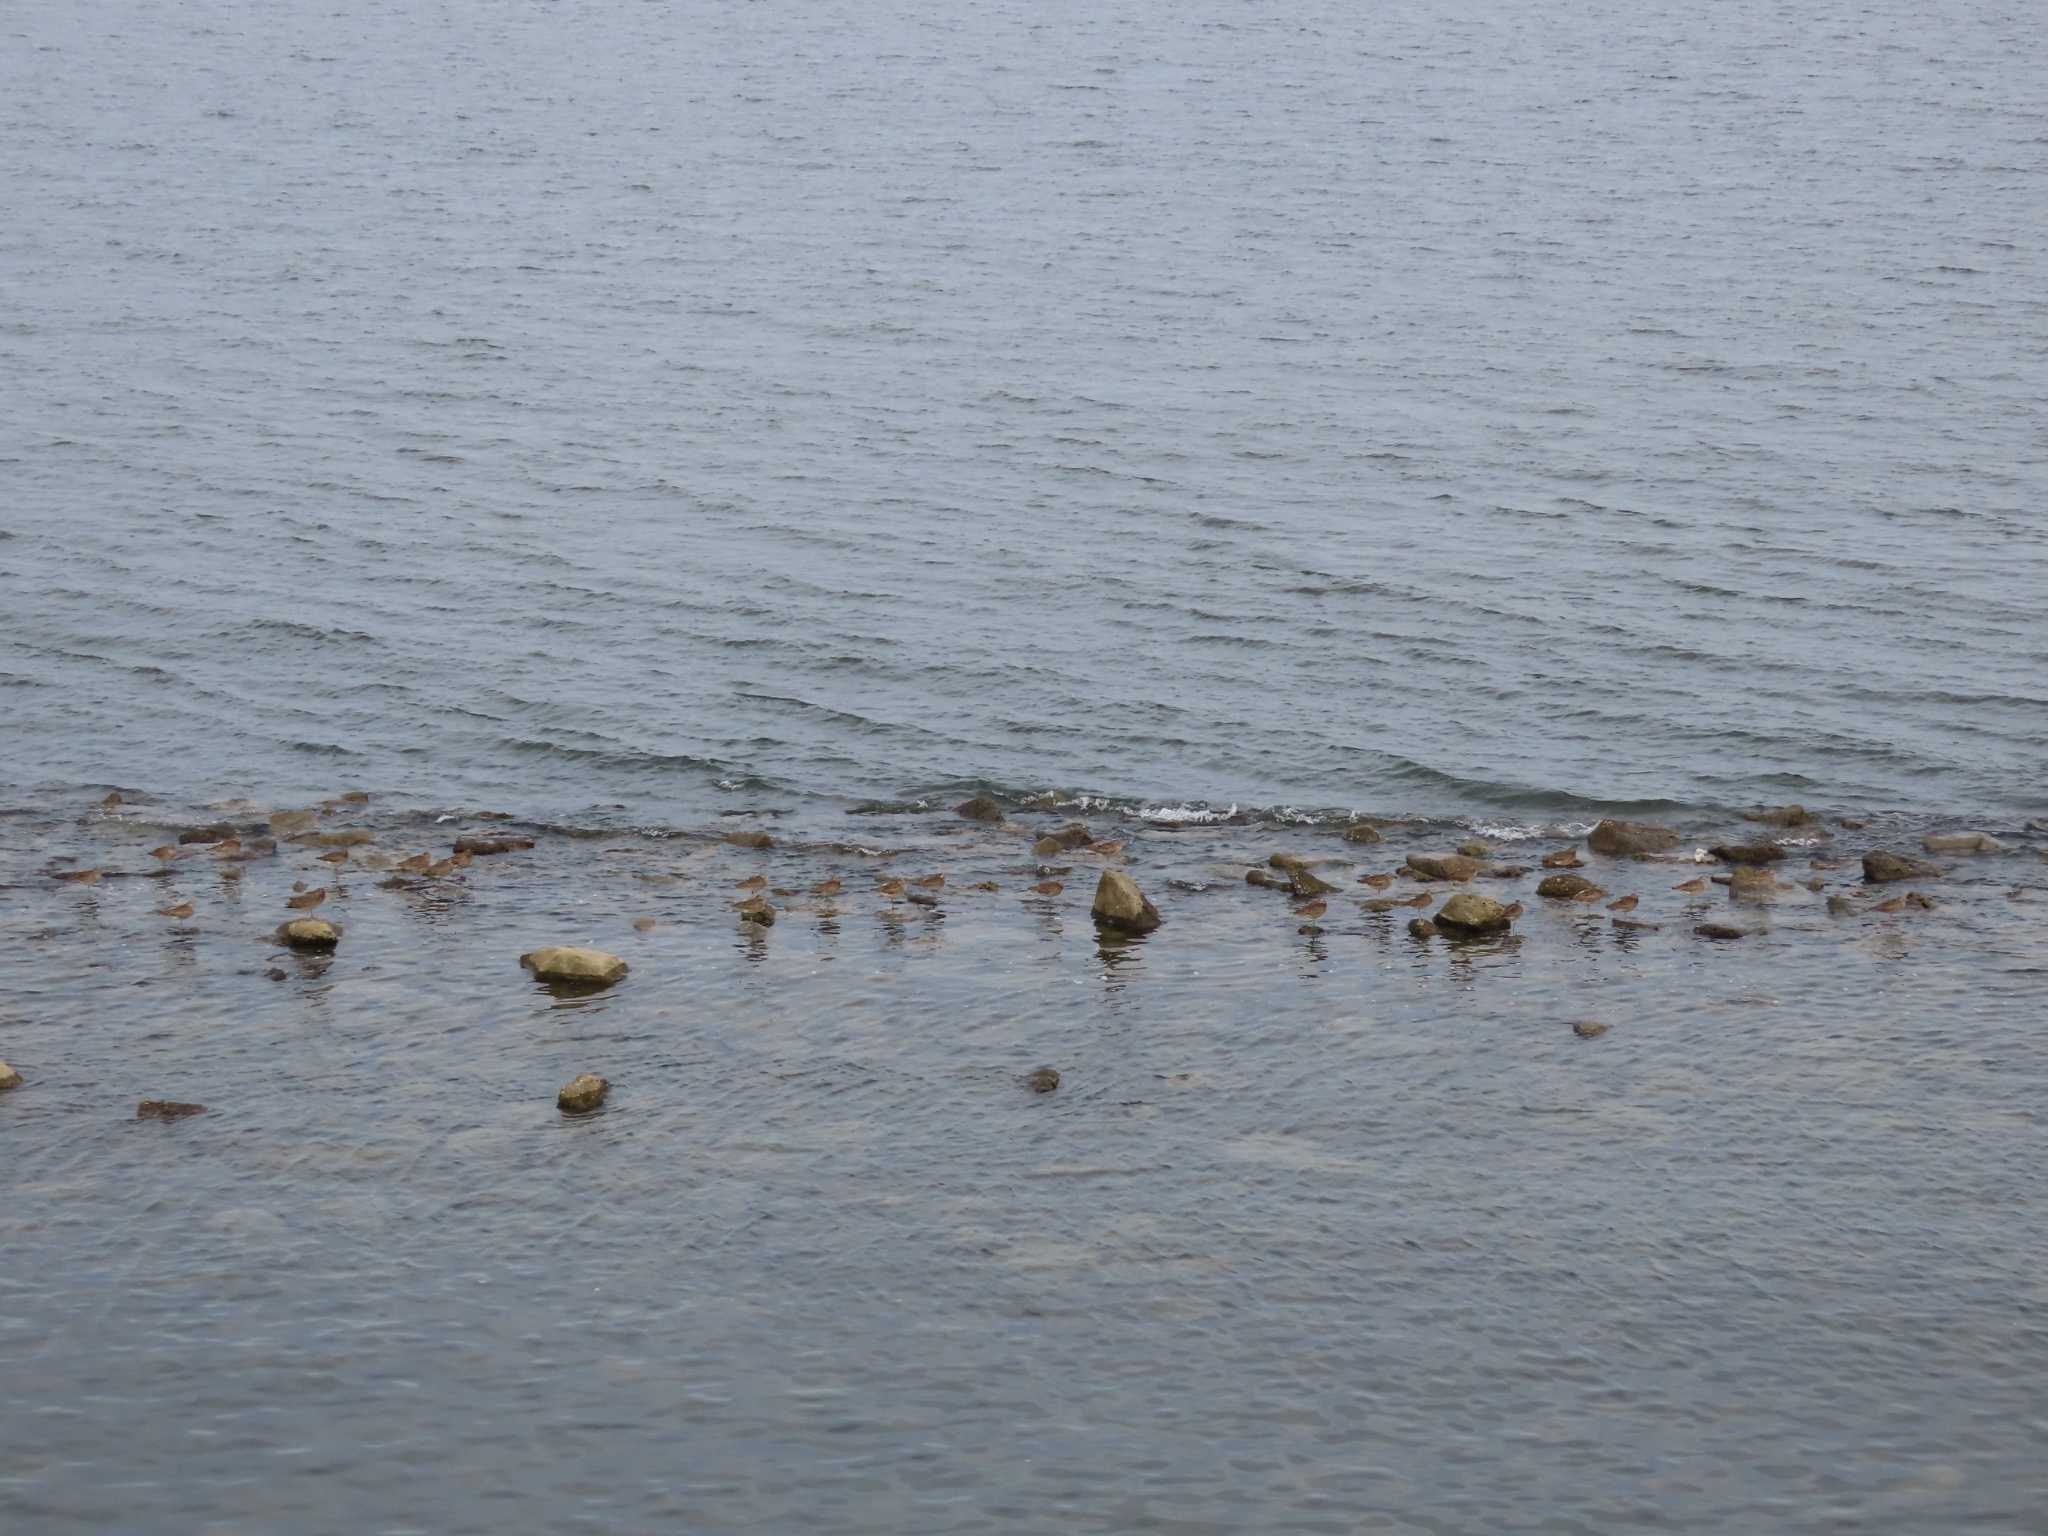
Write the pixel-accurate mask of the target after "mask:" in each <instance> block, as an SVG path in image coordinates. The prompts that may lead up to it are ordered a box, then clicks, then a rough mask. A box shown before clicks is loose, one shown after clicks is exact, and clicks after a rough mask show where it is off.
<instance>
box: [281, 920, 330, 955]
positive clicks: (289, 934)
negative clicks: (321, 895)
mask: <svg viewBox="0 0 2048 1536" xmlns="http://www.w3.org/2000/svg"><path fill="white" fill-rule="evenodd" d="M277 937H278V940H279V942H280V943H283V944H287V945H289V946H291V948H293V949H332V948H334V946H335V945H337V944H339V943H340V942H341V930H340V929H339V928H337V927H335V926H334V924H332V923H330V922H328V921H327V919H326V918H324V917H295V918H293V919H291V921H289V922H286V923H280V924H278V928H277Z"/></svg>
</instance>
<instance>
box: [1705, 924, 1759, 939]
mask: <svg viewBox="0 0 2048 1536" xmlns="http://www.w3.org/2000/svg"><path fill="white" fill-rule="evenodd" d="M1693 932H1694V933H1696V934H1698V935H1699V936H1700V937H1701V938H1703V939H1746V938H1748V937H1749V930H1748V929H1747V928H1737V927H1735V926H1734V925H1733V924H1732V923H1701V924H1700V925H1699V926H1698V927H1696V928H1694V929H1693Z"/></svg>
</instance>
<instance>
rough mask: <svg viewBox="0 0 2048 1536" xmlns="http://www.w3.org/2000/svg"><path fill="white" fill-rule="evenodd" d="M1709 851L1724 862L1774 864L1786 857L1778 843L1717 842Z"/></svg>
mask: <svg viewBox="0 0 2048 1536" xmlns="http://www.w3.org/2000/svg"><path fill="white" fill-rule="evenodd" d="M1707 852H1709V853H1711V854H1712V855H1713V856H1714V857H1715V858H1717V859H1719V860H1720V861H1721V862H1722V863H1723V864H1774V863H1776V862H1777V861H1778V860H1779V859H1782V858H1783V857H1785V850H1784V849H1782V848H1780V847H1779V846H1778V845H1777V844H1776V843H1717V844H1715V845H1714V846H1713V847H1712V848H1709V849H1708V850H1707Z"/></svg>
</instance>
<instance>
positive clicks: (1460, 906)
mask: <svg viewBox="0 0 2048 1536" xmlns="http://www.w3.org/2000/svg"><path fill="white" fill-rule="evenodd" d="M1513 921H1514V919H1513V918H1511V917H1510V916H1508V909H1507V908H1506V907H1504V906H1502V905H1501V904H1500V903H1499V902H1497V901H1495V900H1493V898H1492V897H1490V896H1481V895H1479V894H1478V893H1477V892H1476V891H1460V892H1458V893H1457V895H1455V896H1453V897H1452V898H1451V899H1450V900H1449V901H1447V902H1445V903H1444V904H1443V906H1442V907H1441V908H1439V909H1438V911H1437V914H1436V926H1437V927H1439V928H1449V929H1452V930H1454V931H1455V932H1458V933H1499V932H1501V931H1502V930H1503V929H1505V928H1506V927H1507V926H1508V925H1509V924H1510V923H1512V922H1513Z"/></svg>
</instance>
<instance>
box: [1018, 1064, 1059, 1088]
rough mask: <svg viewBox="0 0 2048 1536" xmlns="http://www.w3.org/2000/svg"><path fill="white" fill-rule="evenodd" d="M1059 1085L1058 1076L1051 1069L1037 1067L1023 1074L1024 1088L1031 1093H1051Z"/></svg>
mask: <svg viewBox="0 0 2048 1536" xmlns="http://www.w3.org/2000/svg"><path fill="white" fill-rule="evenodd" d="M1059 1085H1060V1075H1059V1073H1058V1072H1056V1071H1054V1070H1053V1069H1052V1068H1051V1067H1038V1068H1036V1069H1034V1070H1033V1071H1030V1072H1026V1073H1025V1074H1024V1086H1025V1087H1026V1088H1029V1089H1030V1090H1031V1091H1032V1092H1033V1093H1051V1092H1052V1091H1053V1090H1054V1089H1055V1088H1057V1087H1059Z"/></svg>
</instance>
